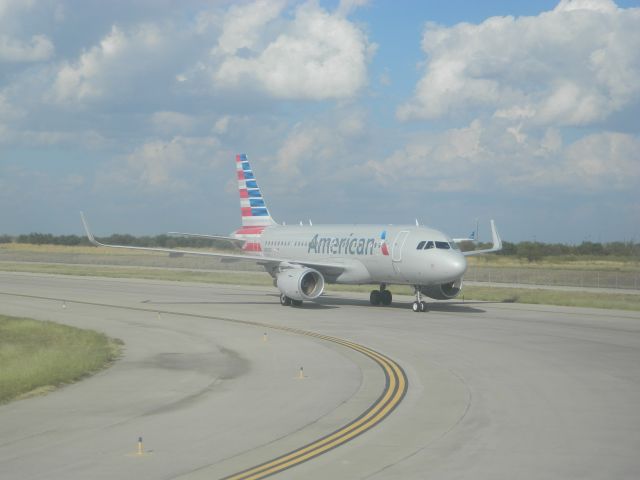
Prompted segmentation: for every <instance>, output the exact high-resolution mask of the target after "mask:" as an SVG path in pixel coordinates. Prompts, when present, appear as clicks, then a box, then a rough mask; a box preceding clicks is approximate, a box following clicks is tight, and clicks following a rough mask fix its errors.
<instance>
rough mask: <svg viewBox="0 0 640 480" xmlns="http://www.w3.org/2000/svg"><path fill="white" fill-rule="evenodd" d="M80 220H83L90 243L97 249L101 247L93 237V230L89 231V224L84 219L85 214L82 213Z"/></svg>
mask: <svg viewBox="0 0 640 480" xmlns="http://www.w3.org/2000/svg"><path fill="white" fill-rule="evenodd" d="M80 219H81V220H82V225H83V226H84V231H85V233H86V234H87V238H88V239H89V241H90V242H91V243H92V244H94V245H95V246H96V247H100V246H101V245H102V244H101V243H100V242H98V241H97V240H96V239H95V238H94V237H93V234H92V233H91V230H89V224H88V223H87V220H86V218H84V213H82V212H80Z"/></svg>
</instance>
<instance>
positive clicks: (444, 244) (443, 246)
mask: <svg viewBox="0 0 640 480" xmlns="http://www.w3.org/2000/svg"><path fill="white" fill-rule="evenodd" d="M436 248H440V249H442V250H449V249H450V248H451V247H450V246H449V244H448V243H447V242H436Z"/></svg>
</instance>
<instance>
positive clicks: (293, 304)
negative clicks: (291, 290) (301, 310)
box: [291, 300, 302, 307]
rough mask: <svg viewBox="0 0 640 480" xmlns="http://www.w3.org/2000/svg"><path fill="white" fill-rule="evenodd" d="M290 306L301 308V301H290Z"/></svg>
mask: <svg viewBox="0 0 640 480" xmlns="http://www.w3.org/2000/svg"><path fill="white" fill-rule="evenodd" d="M291 305H292V306H294V307H301V306H302V300H291Z"/></svg>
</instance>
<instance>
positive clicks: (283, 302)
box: [280, 293, 291, 307]
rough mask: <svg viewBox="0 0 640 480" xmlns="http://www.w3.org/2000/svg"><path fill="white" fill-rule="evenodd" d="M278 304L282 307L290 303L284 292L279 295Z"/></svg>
mask: <svg viewBox="0 0 640 480" xmlns="http://www.w3.org/2000/svg"><path fill="white" fill-rule="evenodd" d="M280 305H282V306H283V307H288V306H289V305H291V299H290V298H289V297H287V296H286V295H285V294H284V293H283V294H281V295H280Z"/></svg>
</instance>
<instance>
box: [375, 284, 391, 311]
mask: <svg viewBox="0 0 640 480" xmlns="http://www.w3.org/2000/svg"><path fill="white" fill-rule="evenodd" d="M392 300H393V295H391V292H390V291H389V290H387V286H386V285H385V284H384V283H383V284H382V285H380V290H371V294H370V295H369V301H370V302H371V305H384V306H385V307H386V306H387V305H391V301H392Z"/></svg>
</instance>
